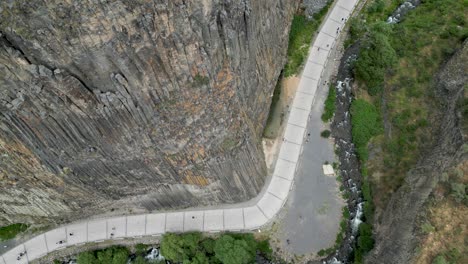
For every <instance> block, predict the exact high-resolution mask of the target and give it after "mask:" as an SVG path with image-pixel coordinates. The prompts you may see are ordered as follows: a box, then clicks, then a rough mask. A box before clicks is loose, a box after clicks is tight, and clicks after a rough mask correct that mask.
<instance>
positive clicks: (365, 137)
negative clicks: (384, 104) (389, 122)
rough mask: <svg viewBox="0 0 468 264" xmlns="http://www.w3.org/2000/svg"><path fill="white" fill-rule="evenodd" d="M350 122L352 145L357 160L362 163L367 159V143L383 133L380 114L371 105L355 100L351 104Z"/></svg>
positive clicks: (361, 100)
mask: <svg viewBox="0 0 468 264" xmlns="http://www.w3.org/2000/svg"><path fill="white" fill-rule="evenodd" d="M351 122H352V135H353V143H354V144H355V145H356V152H357V155H358V156H359V159H360V160H361V161H362V162H364V161H366V160H367V157H368V151H367V143H369V140H370V139H371V138H372V137H374V136H376V135H378V134H380V133H381V132H382V131H383V127H382V121H381V117H380V113H379V112H378V111H377V109H376V107H375V106H374V105H373V104H371V103H369V102H367V101H365V100H363V99H356V100H354V101H353V102H352V104H351Z"/></svg>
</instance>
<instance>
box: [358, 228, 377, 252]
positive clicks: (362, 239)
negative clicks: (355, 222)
mask: <svg viewBox="0 0 468 264" xmlns="http://www.w3.org/2000/svg"><path fill="white" fill-rule="evenodd" d="M358 246H359V249H360V250H361V251H362V252H363V253H367V252H369V251H370V250H371V249H372V247H374V239H373V238H372V228H371V226H370V225H369V224H367V223H362V224H361V225H359V237H358Z"/></svg>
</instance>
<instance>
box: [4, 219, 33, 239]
mask: <svg viewBox="0 0 468 264" xmlns="http://www.w3.org/2000/svg"><path fill="white" fill-rule="evenodd" d="M26 229H28V225H26V224H20V223H17V224H11V225H8V226H2V227H0V241H1V240H7V239H12V238H14V237H15V236H16V235H18V234H19V233H21V232H24V231H26Z"/></svg>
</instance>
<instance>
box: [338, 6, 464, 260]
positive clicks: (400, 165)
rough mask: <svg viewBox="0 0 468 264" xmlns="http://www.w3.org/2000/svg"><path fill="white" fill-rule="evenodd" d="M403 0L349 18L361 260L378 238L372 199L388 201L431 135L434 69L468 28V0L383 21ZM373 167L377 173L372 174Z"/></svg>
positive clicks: (456, 189) (357, 253)
mask: <svg viewBox="0 0 468 264" xmlns="http://www.w3.org/2000/svg"><path fill="white" fill-rule="evenodd" d="M401 2H403V1H399V0H398V1H395V0H393V1H392V0H375V1H370V2H368V3H367V7H366V8H365V9H364V11H363V12H362V13H361V15H360V16H359V17H357V18H355V19H352V20H351V23H350V38H349V39H348V40H347V41H346V45H347V46H349V45H351V44H353V43H356V42H359V44H360V46H361V49H360V50H361V51H360V54H359V56H358V59H357V61H356V63H355V76H356V78H357V80H358V82H359V84H360V87H361V88H363V89H360V90H358V91H357V93H356V94H357V97H358V99H357V100H354V101H353V103H352V107H351V112H352V114H353V116H352V118H353V119H352V122H353V130H352V133H353V141H354V143H355V145H356V148H357V154H358V156H359V158H360V160H361V163H362V168H361V169H362V174H363V186H362V191H363V196H364V200H365V201H366V203H365V206H364V221H365V222H364V223H363V224H361V226H360V229H359V237H358V246H357V248H356V250H355V262H357V263H361V262H362V257H363V255H364V254H365V253H366V252H368V251H369V250H370V249H371V248H372V246H373V240H372V227H371V225H370V224H371V223H372V218H373V212H374V207H375V208H377V209H378V210H382V209H383V208H384V207H385V205H386V202H387V201H388V198H389V197H390V195H391V194H392V193H393V192H394V191H395V190H396V189H397V188H398V187H399V186H401V184H402V182H403V179H404V177H405V174H406V172H407V171H408V170H409V169H410V168H411V167H412V166H414V165H415V163H416V161H417V160H418V158H419V157H420V154H421V153H422V152H423V151H424V148H425V147H426V146H427V145H428V143H429V142H430V141H431V128H432V124H431V122H430V120H431V118H433V115H434V111H433V109H435V108H436V107H437V103H438V102H437V98H435V97H434V84H435V82H434V76H435V74H436V72H437V71H438V69H439V67H440V66H441V65H442V64H443V62H444V61H446V60H447V59H448V58H449V57H450V56H451V55H452V54H453V53H454V52H455V51H456V49H457V48H459V47H460V46H461V43H462V42H463V41H464V40H465V39H466V36H467V35H468V29H467V27H466V24H467V23H466V21H467V13H466V8H467V6H468V2H467V1H457V0H426V1H422V3H421V4H420V6H418V7H417V8H416V9H414V10H411V11H410V12H409V13H408V14H407V15H406V17H405V18H404V19H403V20H402V21H401V22H400V23H398V24H392V25H390V24H386V23H385V21H386V20H387V18H388V16H389V15H390V14H391V13H392V12H393V11H394V10H395V8H396V7H397V6H398V5H399V4H401ZM382 116H384V118H382ZM381 120H383V121H385V127H386V128H387V129H389V130H388V131H387V133H388V134H387V136H383V135H382V136H377V135H379V134H382V133H381V132H382V125H381ZM372 138H374V139H373V142H374V143H373V145H374V146H375V147H374V149H381V151H378V152H377V153H376V156H375V157H373V158H372V159H371V160H368V150H367V149H368V142H369V141H370V140H371V139H372ZM376 172H378V174H379V177H375V178H374V177H372V175H373V174H374V173H376ZM451 187H452V190H453V193H463V190H462V189H463V188H462V187H461V185H459V184H458V185H453V186H451ZM373 193H378V194H379V195H378V196H376V195H373ZM455 196H457V194H455ZM458 196H459V197H461V195H458ZM439 259H441V258H439Z"/></svg>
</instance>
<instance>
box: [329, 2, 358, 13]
mask: <svg viewBox="0 0 468 264" xmlns="http://www.w3.org/2000/svg"><path fill="white" fill-rule="evenodd" d="M336 6H337V7H339V8H341V9H344V10H346V11H348V12H349V13H352V12H353V11H351V10H349V9H348V8H346V7H342V6H340V5H339V4H336ZM353 9H354V7H353ZM330 14H331V13H330Z"/></svg>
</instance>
